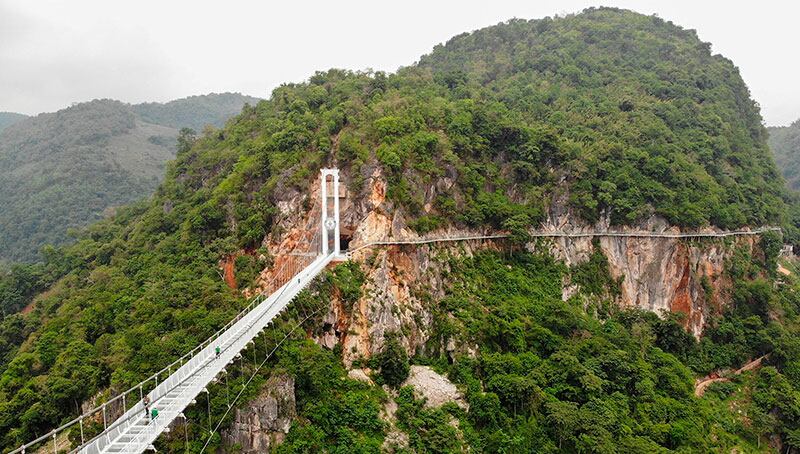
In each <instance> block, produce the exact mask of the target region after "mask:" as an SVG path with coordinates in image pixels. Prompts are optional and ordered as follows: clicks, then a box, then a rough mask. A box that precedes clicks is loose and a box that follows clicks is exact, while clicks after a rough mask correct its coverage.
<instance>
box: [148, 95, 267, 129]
mask: <svg viewBox="0 0 800 454" xmlns="http://www.w3.org/2000/svg"><path fill="white" fill-rule="evenodd" d="M259 101H260V99H259V98H254V97H252V96H244V95H241V94H239V93H210V94H207V95H202V96H190V97H188V98H182V99H176V100H174V101H170V102H167V103H156V102H149V103H143V104H136V105H134V106H133V110H134V112H136V113H137V114H138V115H139V117H140V118H141V119H142V120H143V121H145V122H147V123H152V124H157V125H162V126H169V127H171V128H175V129H181V128H192V129H194V130H195V131H202V130H203V128H204V127H205V126H206V125H211V126H216V127H220V126H222V125H224V124H225V122H226V121H227V120H228V119H229V118H230V117H232V116H233V115H235V114H238V113H239V112H240V111H241V110H242V106H243V105H245V104H250V105H253V106H254V105H256V104H258V102H259Z"/></svg>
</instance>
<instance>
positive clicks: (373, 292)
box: [262, 169, 756, 367]
mask: <svg viewBox="0 0 800 454" xmlns="http://www.w3.org/2000/svg"><path fill="white" fill-rule="evenodd" d="M367 174H368V175H369V177H368V178H367V179H366V181H365V184H364V188H363V190H362V191H361V192H360V193H359V194H356V195H352V194H350V193H349V192H348V190H347V189H346V187H347V175H346V174H345V173H342V185H341V187H342V189H341V195H342V197H343V199H342V202H341V212H342V219H341V223H342V230H343V231H346V232H348V235H349V238H348V240H349V244H350V248H351V250H352V249H355V248H358V247H359V246H360V245H364V244H368V243H370V242H375V241H385V240H389V239H395V240H408V239H415V238H418V236H417V235H416V233H415V232H414V231H412V230H411V229H409V228H408V226H407V223H406V221H405V219H404V217H403V213H402V210H399V209H396V207H394V206H393V204H392V203H391V202H390V201H389V200H387V198H386V181H385V178H384V177H383V175H382V174H381V172H380V171H379V170H377V169H376V170H374V171H371V173H367ZM448 184H452V181H450V180H448V181H445V182H441V183H440V184H437V185H435V186H432V187H431V188H429V190H428V191H426V195H425V201H426V204H425V206H427V205H428V204H427V202H429V201H430V200H428V199H430V198H431V197H433V196H435V195H436V194H439V193H442V192H446V190H447V185H448ZM318 186H319V181H318V180H317V182H315V183H313V184H312V185H311V186H310V188H309V192H308V195H307V196H306V195H303V194H301V193H300V192H298V191H288V190H287V191H286V192H285V194H286V196H285V200H283V201H281V202H280V203H279V204H278V206H279V207H280V209H281V212H282V213H283V215H284V217H283V218H282V220H281V221H280V228H279V229H278V230H277V231H278V232H281V233H280V235H273V236H271V237H270V239H269V240H268V241H266V242H265V246H267V247H268V249H269V250H270V251H271V253H272V255H273V256H274V257H276V258H279V257H281V256H282V254H285V253H286V252H288V251H292V250H294V249H295V248H298V247H300V246H299V245H302V244H303V241H304V239H305V238H307V237H308V233H307V232H308V229H311V231H313V230H314V229H315V228H316V225H315V222H316V221H314V219H316V217H317V216H318V211H319V208H318V207H317V206H316V204H313V203H310V201H313V200H316V199H317V198H318V196H319V188H318ZM561 197H562V199H554V200H553V201H552V202H551V209H550V211H549V213H548V221H547V222H545V224H544V225H543V226H542V227H541V228H544V229H550V230H552V231H572V232H579V231H586V232H590V231H591V232H594V231H614V229H615V228H613V227H611V226H610V225H609V222H608V218H605V219H603V220H601V221H600V222H598V223H597V224H596V225H587V224H585V223H581V222H580V221H577V219H579V217H578V216H575V215H574V214H573V213H571V212H570V211H569V209H568V208H567V206H568V204H567V201H566V199H565V198H564V197H566V196H564V195H562V196H561ZM303 207H306V208H305V209H303ZM619 230H620V231H625V230H636V231H641V230H648V231H654V232H665V231H670V230H674V231H677V229H675V228H674V227H671V226H669V225H668V224H667V223H666V222H665V221H664V220H663V219H659V218H657V217H653V218H651V219H649V220H648V221H647V222H644V223H642V224H640V225H637V226H635V227H630V228H620V229H619ZM480 233H482V232H475V231H472V232H464V231H455V230H452V229H451V230H448V231H438V232H435V234H436V235H437V236H457V235H465V234H466V235H475V234H480ZM755 241H756V240H755V239H754V237H740V238H738V239H736V240H724V241H723V240H697V241H687V240H682V239H681V240H679V239H670V238H631V237H624V238H621V237H602V238H599V239H598V240H597V241H596V242H593V241H592V239H591V238H589V237H585V238H558V239H553V240H545V241H536V242H533V243H531V244H529V245H528V248H529V249H531V250H537V249H538V250H540V251H544V252H548V253H550V254H552V255H553V256H555V257H556V258H558V259H560V260H562V261H563V262H564V263H565V264H566V265H568V266H574V265H576V264H579V263H582V262H584V261H586V260H588V259H589V257H590V256H591V254H592V252H593V251H594V248H595V247H599V248H600V249H601V250H602V252H603V254H604V255H605V256H606V257H607V259H608V264H609V271H610V273H611V275H612V277H613V278H615V279H617V280H618V281H619V282H620V287H621V288H620V292H619V295H618V296H617V304H619V305H620V306H623V307H638V308H641V309H645V310H649V311H653V312H655V313H658V314H662V313H664V312H680V313H683V314H685V315H686V317H684V323H685V326H686V327H687V329H688V330H690V331H691V332H692V333H693V334H694V335H696V336H699V335H700V334H701V333H702V330H703V328H704V326H705V324H706V322H707V320H708V319H709V315H710V314H712V313H714V312H715V311H719V310H720V309H721V308H722V307H723V306H724V305H725V304H726V303H727V301H728V300H729V293H730V282H729V280H728V279H727V278H726V275H725V273H724V266H725V262H726V260H727V259H728V258H729V257H730V256H731V254H732V252H733V250H734V249H735V247H739V246H742V247H745V248H750V249H751V250H752V249H753V248H754V247H755ZM493 247H498V244H497V243H493V242H491V241H487V242H482V243H475V242H473V243H451V244H445V245H439V246H389V247H380V248H365V249H360V250H358V251H357V252H356V253H354V254H353V256H352V258H353V259H354V260H357V261H359V262H361V263H362V269H363V270H364V271H365V272H366V274H367V283H366V284H365V287H364V289H363V296H362V298H361V299H360V300H358V301H357V302H355V304H352V305H345V304H343V303H342V301H340V300H339V298H338V297H337V295H332V298H331V305H330V309H329V311H328V313H327V314H326V315H325V316H324V317H323V322H322V326H321V327H320V328H319V329H318V330H317V331H315V332H313V333H312V336H313V337H314V339H315V340H316V341H317V342H318V343H319V344H320V345H323V346H325V347H327V348H330V349H333V348H334V347H336V346H337V345H341V351H342V357H343V360H344V362H345V365H347V366H348V367H349V366H350V364H352V363H353V361H355V360H357V359H359V358H364V359H367V358H369V357H371V356H372V355H373V354H374V353H376V352H378V351H380V349H381V348H382V346H383V339H384V336H385V334H386V333H387V332H391V331H401V332H403V334H404V335H403V336H402V342H403V343H404V346H405V347H406V350H407V352H408V353H409V354H412V355H413V354H414V353H422V352H425V349H426V348H431V346H430V345H428V343H429V337H430V332H429V330H430V328H431V322H432V316H431V313H430V310H429V307H430V301H434V300H436V299H438V298H440V297H441V296H443V291H444V287H445V286H444V282H443V281H444V279H445V278H444V277H443V276H446V275H447V272H448V271H449V270H448V269H447V265H446V261H439V260H435V258H434V256H435V255H436V254H439V253H447V254H455V255H461V256H464V255H466V256H469V255H471V254H473V253H474V251H475V250H477V249H479V248H493ZM543 248H544V249H543ZM279 265H280V264H279V263H276V264H275V266H274V267H273V268H272V269H273V270H274V269H277V268H278V267H279ZM270 273H271V271H270V270H267V271H265V273H263V274H262V282H266V281H268V280H269V279H270V278H271V275H270ZM579 290H580V289H579V288H578V287H577V286H576V285H574V284H573V283H571V282H569V280H565V282H564V291H563V294H562V296H563V298H564V299H565V300H566V299H569V298H570V297H572V296H574V295H575V294H577V293H578V291H579ZM438 348H439V349H440V351H442V350H443V351H447V352H451V353H453V352H455V351H456V350H458V349H461V351H462V352H463V353H470V350H471V349H470V348H469V346H465V345H463V344H460V343H459V342H453V340H446V341H445V345H441V346H438ZM472 353H474V351H473V352H472Z"/></svg>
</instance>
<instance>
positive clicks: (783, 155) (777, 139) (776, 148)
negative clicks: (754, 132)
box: [767, 120, 800, 190]
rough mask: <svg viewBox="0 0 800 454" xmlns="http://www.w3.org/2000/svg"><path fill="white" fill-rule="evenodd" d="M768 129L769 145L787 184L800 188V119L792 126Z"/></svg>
mask: <svg viewBox="0 0 800 454" xmlns="http://www.w3.org/2000/svg"><path fill="white" fill-rule="evenodd" d="M767 130H768V131H769V147H770V149H772V153H773V155H774V156H775V162H776V163H777V164H778V168H779V169H780V170H781V173H782V174H783V178H785V179H786V184H788V185H789V187H790V188H792V189H794V190H798V189H800V120H798V121H795V122H794V123H792V124H791V125H790V126H775V127H770V128H767Z"/></svg>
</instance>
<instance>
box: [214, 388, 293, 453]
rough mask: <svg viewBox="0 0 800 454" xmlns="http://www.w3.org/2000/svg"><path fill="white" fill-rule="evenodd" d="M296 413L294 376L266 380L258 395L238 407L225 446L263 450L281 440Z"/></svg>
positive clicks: (224, 438) (256, 450) (226, 435)
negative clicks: (242, 406)
mask: <svg viewBox="0 0 800 454" xmlns="http://www.w3.org/2000/svg"><path fill="white" fill-rule="evenodd" d="M295 416H297V409H296V407H295V396H294V379H293V378H292V377H291V376H289V375H286V374H280V375H275V376H272V377H270V378H269V380H267V383H266V384H265V385H264V387H263V388H262V390H261V393H260V394H259V396H258V397H257V398H256V399H255V400H253V401H252V402H250V403H248V404H247V406H245V407H244V408H241V409H237V410H236V411H235V413H234V420H233V423H232V424H231V427H230V429H229V430H228V431H226V432H224V433H223V440H224V443H225V445H226V446H239V447H240V448H241V451H238V452H242V453H263V452H270V450H271V449H272V448H273V447H275V446H277V445H278V444H280V443H282V442H283V440H284V439H285V437H286V434H287V433H289V428H290V427H291V425H292V419H294V418H295Z"/></svg>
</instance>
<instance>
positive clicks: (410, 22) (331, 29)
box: [0, 0, 800, 125]
mask: <svg viewBox="0 0 800 454" xmlns="http://www.w3.org/2000/svg"><path fill="white" fill-rule="evenodd" d="M599 5H607V6H619V7H623V8H628V9H633V10H635V11H638V12H641V13H645V14H653V13H657V14H658V15H659V16H660V17H662V18H664V19H667V20H671V21H673V22H675V23H676V24H678V25H681V26H683V27H685V28H692V29H696V30H698V33H699V35H700V38H701V39H702V40H703V41H708V42H711V43H712V44H713V50H714V52H715V53H721V54H723V55H725V56H726V57H728V58H730V59H731V60H733V62H734V63H735V64H736V65H737V66H738V67H739V68H740V70H741V72H742V75H743V77H744V79H745V81H746V82H747V84H748V86H749V87H750V90H751V92H752V94H753V96H754V98H755V99H756V100H757V101H758V102H759V103H760V104H761V107H762V113H763V115H764V118H765V120H766V123H767V124H768V125H783V124H788V123H790V122H792V121H793V120H795V119H797V118H798V117H800V79H799V78H798V72H800V59H799V58H797V50H796V47H797V44H798V43H800V27H798V26H797V18H798V17H800V2H797V1H791V0H784V1H775V0H773V1H770V0H762V1H760V2H740V1H738V0H729V1H721V0H714V1H704V0H671V1H667V0H664V1H649V0H639V1H624V0H619V1H615V0H606V1H604V2H602V3H598V2H597V1H580V0H561V1H545V0H527V1H510V0H509V1H503V0H490V1H472V0H462V1H436V0H427V1H419V0H405V1H402V2H397V1H395V2H385V3H384V5H383V6H382V5H380V2H377V1H350V0H339V1H330V0H329V1H321V0H320V1H304V0H293V1H284V2H280V3H278V2H276V1H264V0H262V1H244V0H227V1H219V0H218V1H207V0H194V1H188V0H187V1H184V0H180V1H178V0H157V1H155V0H128V1H124V2H123V1H116V0H70V1H64V0H60V1H57V0H35V1H33V0H0V111H13V112H22V113H26V114H35V113H39V112H46V111H54V110H58V109H60V108H63V107H65V106H68V105H69V104H70V103H71V102H76V101H87V100H90V99H94V98H114V99H119V100H122V101H126V102H132V103H137V102H143V101H168V100H170V99H175V98H180V97H184V96H190V95H194V94H201V93H208V92H222V91H237V92H242V93H244V94H248V95H253V96H259V97H268V96H269V93H270V92H271V90H272V89H273V88H275V87H276V86H278V85H280V84H281V83H283V82H299V81H302V80H305V79H307V78H308V77H309V76H310V75H311V74H313V72H314V71H316V70H325V69H328V68H331V67H337V68H346V69H366V68H372V69H375V70H385V71H394V70H396V69H397V68H398V67H399V66H405V65H409V64H411V63H413V62H415V61H416V60H417V59H418V58H419V56H420V55H422V54H425V53H428V52H429V51H430V50H431V49H432V48H433V46H434V45H435V44H438V43H441V42H444V41H446V40H447V39H448V38H450V37H452V36H454V35H456V34H459V33H462V32H465V31H472V30H474V29H477V28H481V27H485V26H488V25H492V24H496V23H498V22H501V21H504V20H507V19H509V18H512V17H519V18H525V19H532V18H541V17H544V16H552V15H554V14H564V13H570V12H577V11H580V10H581V9H583V8H585V7H588V6H599ZM739 5H742V6H739Z"/></svg>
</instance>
